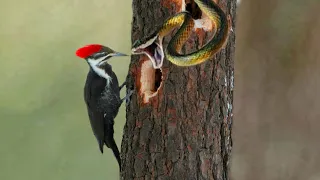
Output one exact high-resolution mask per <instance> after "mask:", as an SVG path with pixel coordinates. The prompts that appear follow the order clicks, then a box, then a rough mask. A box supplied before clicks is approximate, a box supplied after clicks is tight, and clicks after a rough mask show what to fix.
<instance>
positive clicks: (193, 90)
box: [121, 0, 236, 180]
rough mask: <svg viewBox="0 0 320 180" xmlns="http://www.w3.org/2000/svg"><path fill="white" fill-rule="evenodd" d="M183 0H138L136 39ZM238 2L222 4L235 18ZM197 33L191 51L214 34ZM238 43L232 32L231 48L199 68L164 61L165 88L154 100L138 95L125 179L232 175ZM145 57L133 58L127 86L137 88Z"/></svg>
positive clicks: (131, 108) (127, 132)
mask: <svg viewBox="0 0 320 180" xmlns="http://www.w3.org/2000/svg"><path fill="white" fill-rule="evenodd" d="M179 3H181V2H180V1H170V0H157V1H150V0H134V1H133V23H132V42H134V41H135V40H136V39H142V38H143V37H145V36H148V35H150V34H151V33H153V32H154V31H155V30H156V29H157V28H155V27H159V26H160V25H161V24H162V22H163V21H164V20H165V19H166V18H168V17H169V16H170V15H173V14H175V13H176V12H178V11H179V9H180V5H179ZM235 3H236V2H235V1H233V0H228V1H227V0H221V1H220V2H219V5H220V6H221V7H222V8H223V9H224V10H225V12H228V14H230V15H231V17H232V19H233V21H234V18H235ZM233 24H234V22H233ZM233 28H234V27H233ZM197 33H198V35H196V34H193V35H192V38H191V40H190V41H188V42H187V43H186V48H185V49H186V50H187V51H189V50H194V49H196V48H197V47H200V46H202V45H203V44H204V43H205V42H206V40H207V39H210V38H211V34H210V33H209V34H206V33H204V32H202V30H200V31H199V32H197ZM198 37H199V38H198ZM169 39H170V37H167V38H166V39H165V43H164V44H165V46H166V45H167V42H168V40H169ZM234 42H235V36H234V33H231V34H230V38H229V41H228V44H227V46H226V48H224V49H223V50H222V51H221V52H220V53H218V54H217V55H216V57H213V58H212V60H211V61H207V62H205V63H203V64H201V65H198V66H194V67H187V68H183V67H178V66H175V65H173V64H171V63H170V62H169V61H167V60H165V62H164V66H163V69H162V76H163V77H162V83H163V84H162V87H161V89H160V90H159V92H158V95H157V96H156V97H155V98H153V99H152V100H151V101H150V103H148V104H143V103H142V99H141V97H140V96H139V94H138V93H134V94H133V96H132V99H131V102H130V104H129V105H128V107H127V122H126V125H125V128H124V136H123V141H122V147H121V153H122V163H123V165H122V168H123V171H122V172H121V178H122V179H124V180H130V179H177V180H189V179H190V180H195V179H212V180H213V179H215V180H222V179H229V162H230V152H231V147H232V140H231V123H232V94H233V56H234V49H235V48H234ZM141 57H142V56H140V57H139V56H133V57H132V62H131V65H130V73H129V76H128V80H129V85H130V86H129V87H128V88H134V89H135V90H136V92H138V91H139V89H138V88H139V78H140V77H139V76H140V74H141V73H143V72H140V70H141V68H140V66H141V63H140V62H141V59H139V58H141Z"/></svg>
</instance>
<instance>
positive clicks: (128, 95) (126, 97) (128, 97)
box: [121, 90, 134, 104]
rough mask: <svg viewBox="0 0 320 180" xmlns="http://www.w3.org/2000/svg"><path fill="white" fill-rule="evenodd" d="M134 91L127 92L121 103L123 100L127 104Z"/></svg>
mask: <svg viewBox="0 0 320 180" xmlns="http://www.w3.org/2000/svg"><path fill="white" fill-rule="evenodd" d="M133 92H134V90H129V92H128V93H127V95H126V96H125V97H124V98H122V99H121V101H122V102H123V101H124V100H126V104H128V103H129V102H130V97H131V95H132V94H133Z"/></svg>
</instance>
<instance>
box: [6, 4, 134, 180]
mask: <svg viewBox="0 0 320 180" xmlns="http://www.w3.org/2000/svg"><path fill="white" fill-rule="evenodd" d="M131 16H132V10H131V1H117V0H92V1H78V0H70V1H63V0H54V1H53V0H49V1H36V0H30V1H22V0H18V1H9V0H1V2H0V22H1V23H0V62H1V66H0V78H1V85H0V119H1V121H0V122H1V124H0V140H1V145H0V179H1V180H18V179H32V180H38V179H39V180H40V179H41V180H42V179H46V180H50V179H52V180H57V179H59V180H64V179H65V180H73V179H74V180H82V179H85V180H87V179H118V178H119V171H118V164H117V162H116V160H115V158H114V157H113V154H112V152H111V151H110V150H109V149H108V150H106V151H105V153H104V154H103V155H102V154H101V153H100V152H99V148H98V144H97V142H96V140H95V138H94V136H93V133H92V131H91V127H90V124H89V120H88V116H87V112H86V107H85V104H84V101H83V86H84V82H85V78H86V74H87V72H88V68H89V67H88V66H87V64H86V63H85V61H84V60H82V59H79V58H77V57H76V56H75V55H74V53H75V50H76V49H77V48H79V47H81V46H83V45H86V44H89V43H101V44H105V45H107V46H109V47H111V48H113V49H114V50H117V51H120V52H123V53H129V52H130V47H131V45H130V32H131ZM110 63H111V64H112V65H113V68H114V71H115V72H116V73H117V74H118V77H119V82H120V83H122V82H123V81H124V79H125V77H126V74H127V70H128V65H129V58H128V57H123V58H114V59H112V60H111V62H110ZM124 93H125V92H124V91H122V92H121V94H122V96H123V95H124ZM124 123H125V107H124V105H122V107H121V110H120V113H119V115H118V117H117V119H116V124H115V131H116V133H115V138H116V141H117V143H118V146H119V148H120V146H121V138H122V130H123V126H124ZM105 149H106V147H105Z"/></svg>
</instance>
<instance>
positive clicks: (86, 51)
mask: <svg viewBox="0 0 320 180" xmlns="http://www.w3.org/2000/svg"><path fill="white" fill-rule="evenodd" d="M101 49H102V45H100V44H89V45H86V46H84V47H82V48H79V49H78V50H77V51H76V55H77V56H78V57H80V58H86V57H88V56H90V55H92V54H94V53H97V52H99V51H100V50H101Z"/></svg>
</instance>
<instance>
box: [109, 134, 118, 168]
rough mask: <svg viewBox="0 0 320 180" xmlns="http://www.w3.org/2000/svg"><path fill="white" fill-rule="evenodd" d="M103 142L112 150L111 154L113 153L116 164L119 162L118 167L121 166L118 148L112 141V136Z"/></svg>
mask: <svg viewBox="0 0 320 180" xmlns="http://www.w3.org/2000/svg"><path fill="white" fill-rule="evenodd" d="M105 144H106V146H107V147H108V148H110V149H111V150H112V152H113V155H114V157H116V159H117V161H118V164H119V167H120V168H121V159H120V152H119V149H118V146H117V144H116V142H115V141H114V138H108V139H107V140H106V141H105Z"/></svg>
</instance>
